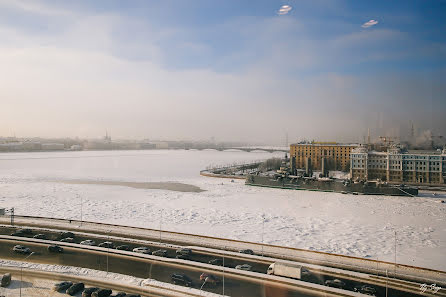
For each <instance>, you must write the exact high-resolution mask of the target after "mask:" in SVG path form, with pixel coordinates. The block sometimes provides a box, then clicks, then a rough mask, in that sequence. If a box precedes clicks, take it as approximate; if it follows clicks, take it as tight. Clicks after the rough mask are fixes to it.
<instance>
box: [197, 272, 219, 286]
mask: <svg viewBox="0 0 446 297" xmlns="http://www.w3.org/2000/svg"><path fill="white" fill-rule="evenodd" d="M200 281H202V282H204V283H206V284H210V285H213V286H216V285H218V284H219V283H220V280H219V279H218V278H217V277H216V276H215V275H213V274H209V273H206V272H203V273H202V274H201V275H200Z"/></svg>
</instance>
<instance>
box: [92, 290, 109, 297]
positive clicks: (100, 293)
mask: <svg viewBox="0 0 446 297" xmlns="http://www.w3.org/2000/svg"><path fill="white" fill-rule="evenodd" d="M111 293H112V290H110V289H100V290H97V291H94V292H93V293H92V294H91V297H108V296H110V295H111Z"/></svg>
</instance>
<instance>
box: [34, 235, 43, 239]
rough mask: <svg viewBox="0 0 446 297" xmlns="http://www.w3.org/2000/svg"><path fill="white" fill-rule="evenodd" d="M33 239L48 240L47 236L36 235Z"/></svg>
mask: <svg viewBox="0 0 446 297" xmlns="http://www.w3.org/2000/svg"><path fill="white" fill-rule="evenodd" d="M33 238H35V239H46V235H45V234H36V235H34V236H33Z"/></svg>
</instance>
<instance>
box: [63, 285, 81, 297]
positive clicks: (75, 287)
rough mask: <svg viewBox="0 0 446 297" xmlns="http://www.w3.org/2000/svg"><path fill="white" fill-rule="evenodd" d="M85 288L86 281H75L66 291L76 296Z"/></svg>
mask: <svg viewBox="0 0 446 297" xmlns="http://www.w3.org/2000/svg"><path fill="white" fill-rule="evenodd" d="M84 288H85V285H84V283H75V284H73V285H71V287H69V288H68V289H67V291H66V293H67V294H68V295H71V296H74V295H76V294H77V293H78V292H80V291H82V290H83V289H84Z"/></svg>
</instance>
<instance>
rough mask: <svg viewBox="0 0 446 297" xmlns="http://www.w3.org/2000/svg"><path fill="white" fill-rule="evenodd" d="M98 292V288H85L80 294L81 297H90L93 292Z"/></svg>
mask: <svg viewBox="0 0 446 297" xmlns="http://www.w3.org/2000/svg"><path fill="white" fill-rule="evenodd" d="M98 290H99V288H96V287H91V288H85V289H84V291H83V292H82V297H91V294H93V292H96V291H98Z"/></svg>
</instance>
